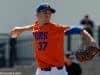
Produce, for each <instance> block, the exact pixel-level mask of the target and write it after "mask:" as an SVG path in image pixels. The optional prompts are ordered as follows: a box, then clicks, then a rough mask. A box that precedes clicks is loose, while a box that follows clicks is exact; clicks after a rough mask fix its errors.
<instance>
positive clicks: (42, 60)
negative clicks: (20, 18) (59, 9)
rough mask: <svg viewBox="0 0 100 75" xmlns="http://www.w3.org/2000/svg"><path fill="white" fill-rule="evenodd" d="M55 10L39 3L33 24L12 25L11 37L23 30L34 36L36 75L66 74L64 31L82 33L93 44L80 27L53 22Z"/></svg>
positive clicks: (91, 39) (16, 35) (15, 36)
mask: <svg viewBox="0 0 100 75" xmlns="http://www.w3.org/2000/svg"><path fill="white" fill-rule="evenodd" d="M55 12H56V10H55V9H54V8H52V7H51V6H50V5H48V4H46V3H44V4H40V5H39V6H38V7H37V9H36V18H37V20H36V21H35V22H34V24H32V25H26V26H23V27H14V28H13V29H12V30H11V33H10V34H11V37H13V38H17V37H18V36H19V35H20V34H21V33H22V32H24V31H32V33H33V37H35V38H34V46H35V47H34V49H35V51H34V55H35V60H36V65H37V71H36V75H68V74H67V73H66V70H65V67H64V47H63V45H64V42H63V41H64V34H65V33H67V32H68V33H82V34H83V35H84V36H85V37H86V38H88V40H90V42H91V43H94V44H95V40H94V39H93V38H92V37H91V36H90V35H89V34H88V33H87V32H86V31H85V30H83V28H82V27H77V26H76V27H70V26H68V25H60V24H57V23H53V22H52V21H51V17H52V15H53V14H54V13H55ZM68 33H67V34H68Z"/></svg>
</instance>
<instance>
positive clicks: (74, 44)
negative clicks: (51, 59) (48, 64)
mask: <svg viewBox="0 0 100 75" xmlns="http://www.w3.org/2000/svg"><path fill="white" fill-rule="evenodd" d="M44 2H47V3H49V4H50V5H51V6H52V7H54V8H55V9H56V11H57V12H56V14H54V17H53V18H52V19H53V21H55V22H57V23H61V24H69V25H80V21H81V19H83V18H84V16H85V15H87V14H88V15H89V17H90V18H91V19H92V21H93V22H94V27H93V36H94V38H95V39H96V41H97V43H98V44H99V45H100V15H99V14H100V9H99V2H100V1H99V0H0V72H20V73H21V74H20V75H27V74H29V75H33V74H34V73H35V72H34V71H35V67H34V66H33V65H34V57H33V48H32V47H33V44H32V41H33V39H32V36H33V35H32V33H31V32H27V33H23V34H22V35H21V36H20V37H19V38H17V39H12V38H10V36H9V32H10V30H11V29H12V28H13V27H15V26H24V25H27V24H32V23H34V20H35V11H36V7H37V6H38V5H39V4H40V3H44ZM81 43H82V39H81V37H80V35H68V36H65V38H64V50H65V53H67V52H69V53H71V52H73V51H75V50H79V49H80V47H81ZM99 62H100V54H98V55H97V56H96V57H95V58H94V59H93V60H92V61H89V62H87V63H84V64H81V66H82V69H83V75H94V74H95V75H100V71H99V69H100V68H99V66H100V63H99Z"/></svg>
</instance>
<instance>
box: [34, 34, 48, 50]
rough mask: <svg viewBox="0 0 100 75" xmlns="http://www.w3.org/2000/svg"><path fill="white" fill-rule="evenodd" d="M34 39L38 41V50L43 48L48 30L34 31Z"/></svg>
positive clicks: (45, 45)
mask: <svg viewBox="0 0 100 75" xmlns="http://www.w3.org/2000/svg"><path fill="white" fill-rule="evenodd" d="M33 35H34V37H35V40H37V41H38V45H39V48H38V50H45V49H46V47H47V44H48V42H47V39H48V32H34V33H33Z"/></svg>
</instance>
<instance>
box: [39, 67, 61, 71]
mask: <svg viewBox="0 0 100 75" xmlns="http://www.w3.org/2000/svg"><path fill="white" fill-rule="evenodd" d="M51 68H52V67H47V68H40V69H41V70H42V71H51ZM56 68H57V69H58V70H61V69H63V66H60V67H56Z"/></svg>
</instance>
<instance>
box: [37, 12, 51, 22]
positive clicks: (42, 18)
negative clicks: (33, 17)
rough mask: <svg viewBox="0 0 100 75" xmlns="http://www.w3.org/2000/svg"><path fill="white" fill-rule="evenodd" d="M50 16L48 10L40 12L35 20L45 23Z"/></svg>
mask: <svg viewBox="0 0 100 75" xmlns="http://www.w3.org/2000/svg"><path fill="white" fill-rule="evenodd" d="M51 15H52V12H51V11H50V10H41V11H40V12H39V13H37V19H38V20H39V21H42V22H44V23H47V22H49V21H50V19H51Z"/></svg>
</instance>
